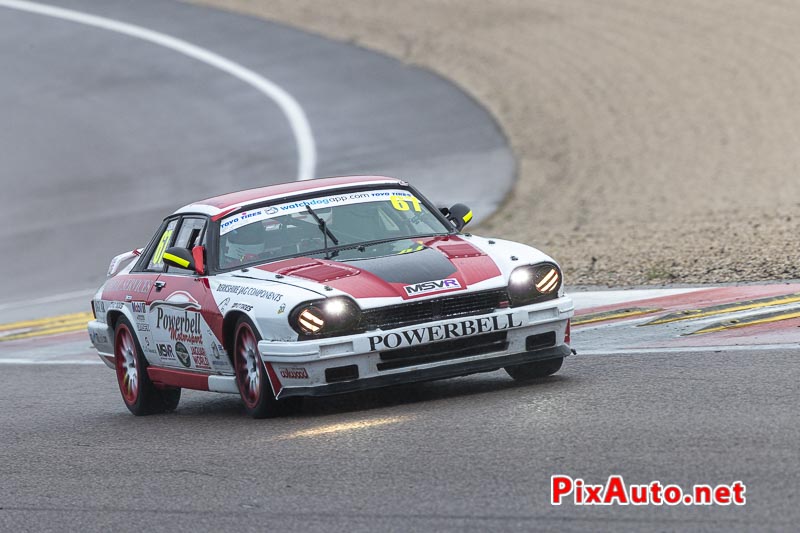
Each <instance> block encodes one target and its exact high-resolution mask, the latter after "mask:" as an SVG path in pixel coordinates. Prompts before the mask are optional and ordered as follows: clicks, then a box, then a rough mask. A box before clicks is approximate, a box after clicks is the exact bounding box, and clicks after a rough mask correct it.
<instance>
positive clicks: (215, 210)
mask: <svg viewBox="0 0 800 533" xmlns="http://www.w3.org/2000/svg"><path fill="white" fill-rule="evenodd" d="M392 183H403V182H402V180H399V179H397V178H389V177H386V176H339V177H335V178H316V179H312V180H305V181H292V182H288V183H278V184H276V185H269V186H267V187H259V188H257V189H246V190H244V191H238V192H232V193H228V194H223V195H220V196H214V197H212V198H206V199H205V200H200V201H197V202H193V203H191V204H189V205H185V206H183V207H181V208H180V209H178V210H177V211H175V213H204V214H207V215H211V216H216V215H220V214H225V213H229V212H230V211H233V210H234V209H238V208H240V207H244V206H246V205H249V204H255V203H260V202H264V201H268V200H271V199H274V198H286V197H292V196H297V195H300V194H304V193H308V192H314V191H324V190H327V189H341V188H344V187H351V186H353V185H384V184H392Z"/></svg>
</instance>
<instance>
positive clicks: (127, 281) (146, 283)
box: [105, 278, 153, 294]
mask: <svg viewBox="0 0 800 533" xmlns="http://www.w3.org/2000/svg"><path fill="white" fill-rule="evenodd" d="M152 286H153V282H152V281H151V280H149V279H141V278H121V279H117V278H112V279H110V280H109V281H108V283H106V286H105V289H106V290H109V291H123V292H138V293H140V294H147V293H149V292H150V288H151V287H152Z"/></svg>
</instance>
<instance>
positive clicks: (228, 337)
mask: <svg viewBox="0 0 800 533" xmlns="http://www.w3.org/2000/svg"><path fill="white" fill-rule="evenodd" d="M242 318H246V319H247V320H249V321H250V324H251V325H252V326H253V328H254V329H255V330H256V331H257V332H258V333H259V334H261V332H260V331H258V325H257V322H256V321H255V320H253V317H251V316H250V315H248V314H247V313H245V312H244V311H230V312H228V314H226V315H225V317H224V318H223V319H222V346H223V347H224V348H225V353H227V354H228V360H229V361H230V363H231V365H233V344H234V336H235V335H236V324H238V323H239V320H240V319H242ZM262 337H263V335H262Z"/></svg>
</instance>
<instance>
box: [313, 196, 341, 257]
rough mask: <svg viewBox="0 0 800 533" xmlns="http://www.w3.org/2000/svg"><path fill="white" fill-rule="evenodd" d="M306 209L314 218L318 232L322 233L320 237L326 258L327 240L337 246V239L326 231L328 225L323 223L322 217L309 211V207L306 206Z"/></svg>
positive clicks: (328, 230) (329, 231)
mask: <svg viewBox="0 0 800 533" xmlns="http://www.w3.org/2000/svg"><path fill="white" fill-rule="evenodd" d="M306 209H307V210H308V212H309V213H310V214H311V216H312V217H314V220H316V221H317V224H318V225H319V230H320V231H321V232H322V235H323V236H324V237H325V255H326V256H327V255H328V238H330V239H331V240H332V241H333V244H336V245H338V244H339V239H337V238H336V236H335V235H334V234H333V232H331V230H330V229H328V224H327V223H326V222H325V220H324V219H323V218H322V217H320V216H319V215H318V214H317V212H316V211H314V210H313V209H311V206H310V205H307V204H306Z"/></svg>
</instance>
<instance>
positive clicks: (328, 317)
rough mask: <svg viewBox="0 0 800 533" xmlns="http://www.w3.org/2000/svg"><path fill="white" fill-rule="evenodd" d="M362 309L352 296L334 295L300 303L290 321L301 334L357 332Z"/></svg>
mask: <svg viewBox="0 0 800 533" xmlns="http://www.w3.org/2000/svg"><path fill="white" fill-rule="evenodd" d="M360 318H361V309H359V307H358V305H356V303H355V302H354V301H353V300H351V299H350V298H345V297H338V296H337V297H334V298H327V299H325V300H317V301H314V302H306V303H303V304H300V305H298V306H297V307H295V308H294V310H293V311H292V312H291V313H290V315H289V323H290V324H291V326H292V328H294V330H295V331H297V332H298V333H299V334H300V335H303V336H310V337H329V336H333V335H342V334H345V333H350V332H355V330H356V328H357V326H358V322H359V320H360Z"/></svg>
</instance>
